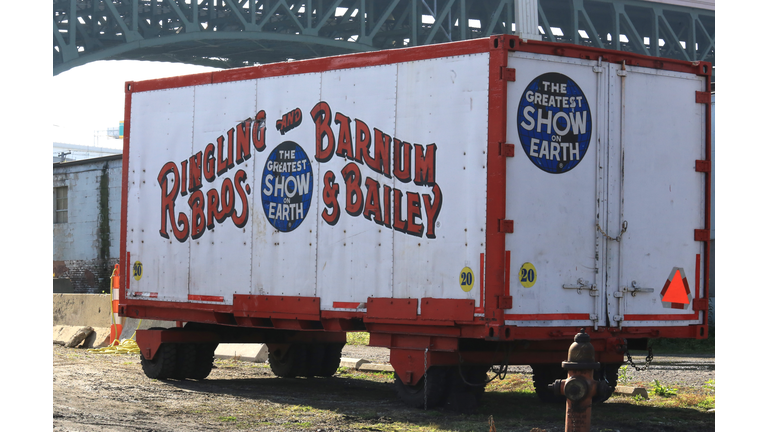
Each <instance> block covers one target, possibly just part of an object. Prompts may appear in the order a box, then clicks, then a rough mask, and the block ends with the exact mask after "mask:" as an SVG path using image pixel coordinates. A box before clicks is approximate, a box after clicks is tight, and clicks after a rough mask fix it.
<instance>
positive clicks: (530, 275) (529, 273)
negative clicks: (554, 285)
mask: <svg viewBox="0 0 768 432" xmlns="http://www.w3.org/2000/svg"><path fill="white" fill-rule="evenodd" d="M518 277H519V278H520V283H521V284H522V285H523V286H524V287H525V288H530V287H532V286H533V284H535V283H536V267H534V266H533V264H531V263H525V264H523V266H522V267H520V273H519V274H518Z"/></svg>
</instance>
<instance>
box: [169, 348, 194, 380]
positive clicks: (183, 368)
mask: <svg viewBox="0 0 768 432" xmlns="http://www.w3.org/2000/svg"><path fill="white" fill-rule="evenodd" d="M174 345H176V370H175V371H174V373H173V378H176V379H187V378H191V377H192V372H193V371H194V369H195V361H196V360H197V349H196V348H197V345H195V344H190V343H180V344H174Z"/></svg>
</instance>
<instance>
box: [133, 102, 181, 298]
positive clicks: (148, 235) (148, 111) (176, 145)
mask: <svg viewBox="0 0 768 432" xmlns="http://www.w3.org/2000/svg"><path fill="white" fill-rule="evenodd" d="M131 97H132V100H131V113H130V115H131V117H130V121H131V123H130V127H131V130H130V132H131V135H130V156H129V158H130V159H129V162H128V165H127V166H126V167H124V169H127V170H128V197H127V201H128V209H127V217H126V221H125V223H126V228H127V233H126V251H127V252H128V253H130V254H131V263H130V266H131V267H132V266H133V265H134V264H136V262H139V263H141V267H142V269H141V277H140V278H135V277H132V278H131V279H130V281H129V289H128V291H127V295H128V296H129V297H130V296H131V295H132V294H135V293H157V297H156V298H157V299H158V300H164V301H186V300H187V293H188V291H187V284H188V278H189V273H188V269H189V240H188V234H187V235H186V236H185V235H184V234H182V233H181V231H183V230H184V228H185V227H184V226H183V225H181V224H180V223H179V214H180V213H186V212H187V209H186V208H185V205H186V203H185V200H184V199H183V197H182V196H181V191H180V184H178V183H180V181H181V180H180V179H181V177H180V173H179V166H178V162H179V161H181V160H184V159H185V158H188V157H189V155H190V154H191V151H192V119H193V111H192V110H193V106H194V90H193V89H192V88H179V89H170V90H160V91H151V92H143V93H134V94H133V95H132V96H131ZM168 162H172V163H175V164H176V165H175V169H176V171H175V172H176V173H177V174H178V177H177V176H175V175H173V174H172V172H173V171H168V173H169V174H168V175H167V176H163V177H162V178H163V182H164V184H163V187H161V185H160V183H159V180H158V177H159V176H160V173H161V171H162V169H163V166H165V164H166V163H168ZM166 179H167V180H166ZM174 189H175V190H176V197H177V199H176V201H175V203H174V208H173V211H172V212H171V211H165V212H164V211H163V210H162V200H163V196H164V194H170V193H171V192H172V191H173V190H174ZM171 215H172V216H171ZM162 220H165V223H166V229H165V233H166V234H165V235H166V236H167V237H164V236H163V235H161V221H162ZM173 221H175V227H176V228H175V229H174V222H173ZM187 228H188V226H187ZM174 233H177V235H178V236H179V237H181V238H182V241H179V239H178V238H177V235H176V234H174ZM131 267H128V266H127V268H126V270H128V271H131Z"/></svg>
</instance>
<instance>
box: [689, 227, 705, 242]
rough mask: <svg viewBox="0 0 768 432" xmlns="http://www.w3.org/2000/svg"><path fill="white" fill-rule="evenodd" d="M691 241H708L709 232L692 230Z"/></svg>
mask: <svg viewBox="0 0 768 432" xmlns="http://www.w3.org/2000/svg"><path fill="white" fill-rule="evenodd" d="M693 240H694V241H701V242H703V241H709V230H706V229H695V230H693Z"/></svg>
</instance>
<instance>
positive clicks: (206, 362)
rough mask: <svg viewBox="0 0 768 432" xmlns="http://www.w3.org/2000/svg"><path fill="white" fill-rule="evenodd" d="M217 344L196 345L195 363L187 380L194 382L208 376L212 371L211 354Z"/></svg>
mask: <svg viewBox="0 0 768 432" xmlns="http://www.w3.org/2000/svg"><path fill="white" fill-rule="evenodd" d="M218 345H219V344H217V343H208V344H196V345H194V346H195V362H194V367H193V368H192V372H191V373H190V374H189V378H191V379H195V380H201V379H205V378H207V377H208V375H210V373H211V369H213V354H214V352H215V351H216V347H217V346H218Z"/></svg>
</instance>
